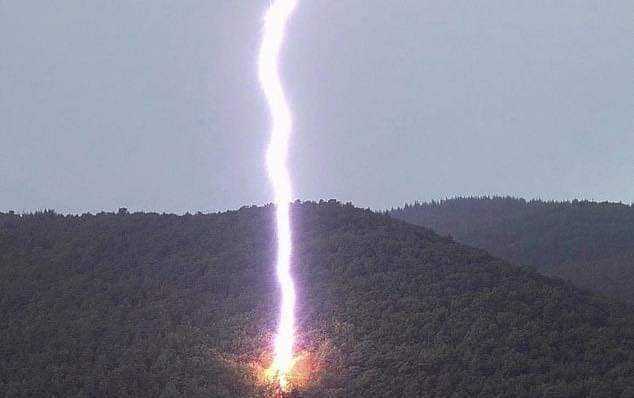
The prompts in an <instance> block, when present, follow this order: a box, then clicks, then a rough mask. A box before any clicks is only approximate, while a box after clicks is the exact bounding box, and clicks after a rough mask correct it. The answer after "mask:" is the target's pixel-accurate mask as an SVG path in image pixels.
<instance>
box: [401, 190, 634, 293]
mask: <svg viewBox="0 0 634 398" xmlns="http://www.w3.org/2000/svg"><path fill="white" fill-rule="evenodd" d="M390 214H391V215H392V216H393V217H395V218H399V219H402V220H405V221H407V222H410V223H413V224H417V225H422V226H426V227H429V228H431V229H433V230H434V231H437V232H439V233H440V234H443V235H451V236H453V237H454V238H455V239H456V240H458V241H460V242H462V243H466V244H468V245H472V246H475V247H479V248H483V249H485V250H487V251H489V252H490V253H492V254H493V255H495V256H497V257H501V258H503V259H506V260H509V261H510V262H512V263H515V264H522V265H529V266H533V267H536V268H537V269H538V270H540V271H541V272H543V273H545V274H548V275H552V276H559V277H562V278H566V279H568V280H570V281H571V282H573V283H574V284H576V285H577V286H580V287H584V288H589V289H592V290H594V291H596V292H600V293H602V294H606V295H608V296H611V297H616V298H618V299H621V300H624V301H628V302H630V303H634V207H633V206H631V205H624V204H621V203H607V202H604V203H596V202H588V201H572V202H544V201H538V200H533V201H525V200H523V199H515V198H509V197H505V198H502V197H494V198H487V197H483V198H457V199H449V200H443V201H440V202H432V203H415V204H413V205H405V207H403V208H399V209H393V210H392V211H391V212H390Z"/></svg>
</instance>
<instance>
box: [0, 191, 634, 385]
mask: <svg viewBox="0 0 634 398" xmlns="http://www.w3.org/2000/svg"><path fill="white" fill-rule="evenodd" d="M293 220H294V225H295V227H294V228H295V229H294V231H295V235H294V239H295V242H296V250H295V265H294V268H295V271H294V272H295V275H296V279H297V284H298V292H299V294H300V296H299V303H298V305H299V310H298V316H299V326H298V329H299V331H300V339H299V340H300V341H299V345H300V348H302V349H306V350H308V351H311V352H315V353H316V356H319V358H320V359H321V361H323V364H324V366H322V369H321V371H320V372H318V373H317V374H315V375H314V380H315V383H313V384H312V385H310V386H309V387H308V388H307V389H306V390H304V391H301V392H300V393H299V395H300V396H303V397H329V396H332V397H381V396H384V397H399V396H405V397H410V396H430V397H471V396H478V395H480V396H519V397H522V396H523V397H540V396H543V397H569V396H595V397H603V396H605V397H619V396H623V397H625V396H628V395H627V394H629V393H630V392H631V391H632V386H634V318H633V317H632V315H631V313H630V310H629V309H628V308H626V307H625V306H623V305H621V304H618V303H614V302H611V301H608V300H605V299H602V298H599V297H595V296H592V295H591V294H589V293H586V292H583V291H580V290H578V289H576V288H574V287H572V286H571V285H570V284H567V283H566V282H563V281H560V280H552V279H549V278H546V277H544V276H541V275H539V274H536V273H533V272H531V271H529V270H526V269H521V268H516V267H513V266H510V265H508V264H506V263H504V262H503V261H500V260H497V259H495V258H493V257H491V256H490V255H488V254H487V253H486V252H484V251H481V250H477V249H472V248H468V247H465V246H462V245H460V244H458V243H455V242H453V241H452V240H451V239H448V238H443V237H440V236H438V235H436V234H434V233H433V232H431V231H430V230H428V229H425V228H422V227H417V226H414V225H409V224H406V223H403V222H401V221H398V220H394V219H390V218H389V217H386V216H384V215H379V214H376V213H372V212H370V211H367V210H360V209H356V208H354V207H352V206H350V205H344V206H342V205H340V204H339V203H336V202H327V203H319V204H317V203H303V204H299V203H297V204H295V205H294V206H293ZM273 236H274V231H273V229H272V208H271V207H266V208H256V207H249V208H242V209H240V210H239V211H233V212H227V213H223V214H213V215H201V214H199V215H195V216H191V215H185V216H180V217H179V216H173V215H157V214H139V213H135V214H129V213H127V212H119V213H118V214H106V213H103V214H99V215H83V216H60V215H55V214H53V213H51V212H47V213H40V214H35V215H27V216H16V215H2V216H0V317H1V318H0V354H1V355H0V395H5V396H57V397H72V396H117V397H124V396H152V397H160V396H163V397H169V396H188V397H203V396H204V397H243V396H263V395H264V394H267V393H268V392H269V391H267V389H266V388H265V387H264V386H261V385H258V383H257V381H256V374H255V372H254V371H253V369H252V367H250V366H249V365H250V364H251V363H254V362H258V360H259V358H260V356H261V354H262V352H263V350H265V349H266V348H268V347H269V345H270V343H271V333H272V331H273V330H274V327H275V321H276V317H277V313H276V308H277V297H278V292H277V287H276V283H275V278H274V272H273V267H272V265H271V264H272V261H273V248H274V242H273V241H272V237H273Z"/></svg>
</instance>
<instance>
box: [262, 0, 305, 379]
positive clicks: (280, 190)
mask: <svg viewBox="0 0 634 398" xmlns="http://www.w3.org/2000/svg"><path fill="white" fill-rule="evenodd" d="M296 4H297V0H275V1H274V2H273V3H272V4H271V6H270V7H269V9H268V11H267V12H266V15H265V18H264V32H263V35H262V44H261V47H260V54H259V63H258V74H259V78H260V84H261V86H262V90H263V91H264V95H265V96H266V101H267V103H268V106H269V108H270V113H271V122H272V127H271V140H270V142H269V147H268V151H267V159H266V160H267V167H268V173H269V179H270V180H271V183H272V185H273V190H274V191H275V205H276V224H277V266H276V270H277V277H278V280H279V283H280V287H281V290H282V304H281V308H280V321H279V326H278V331H277V335H276V337H275V358H274V360H273V364H272V366H271V371H272V372H274V373H275V374H276V376H277V378H278V380H279V384H280V388H281V389H282V390H286V389H287V388H288V374H289V372H290V371H291V369H292V367H293V345H294V340H295V331H294V327H295V326H294V324H295V314H294V307H295V286H294V284H293V278H292V276H291V272H290V265H291V245H292V243H291V227H290V215H289V212H290V202H291V179H290V175H289V172H288V168H287V165H286V160H287V154H288V143H289V138H290V134H291V130H292V118H291V111H290V109H289V106H288V103H287V101H286V98H285V96H284V90H283V88H282V82H281V80H280V75H279V70H278V58H279V53H280V48H281V46H282V43H283V41H284V32H285V28H286V22H287V20H288V18H289V16H290V15H291V13H292V11H293V9H294V8H295V6H296Z"/></svg>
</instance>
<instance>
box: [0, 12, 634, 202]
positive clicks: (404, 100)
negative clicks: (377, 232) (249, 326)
mask: <svg viewBox="0 0 634 398" xmlns="http://www.w3.org/2000/svg"><path fill="white" fill-rule="evenodd" d="M267 5H268V1H266V0H265V1H261V2H249V3H248V4H247V3H242V2H240V3H238V2H229V1H211V2H209V1H202V0H186V1H182V2H178V3H174V2H170V1H166V0H160V1H147V0H143V1H137V2H117V3H101V4H97V3H85V2H81V1H79V0H70V1H67V2H64V3H42V2H34V1H18V0H6V1H3V2H0V55H1V58H0V59H1V60H2V61H1V62H0V120H1V121H2V122H1V123H2V124H1V125H0V211H9V210H15V211H17V212H30V211H34V210H38V209H40V210H41V209H55V210H56V211H59V212H62V213H83V212H93V213H94V212H99V211H116V210H117V209H118V208H119V207H126V208H128V209H129V210H130V211H136V210H145V211H157V212H169V213H178V214H182V213H185V212H187V211H189V212H196V211H202V212H215V211H222V210H227V209H237V208H239V207H241V206H244V205H251V204H258V205H262V204H265V203H267V202H270V201H271V191H270V187H269V183H268V180H267V178H266V172H265V170H264V151H265V146H266V143H267V139H268V119H267V111H266V105H265V103H264V98H263V96H262V93H261V92H260V89H259V87H258V84H257V76H256V68H255V60H256V53H257V46H258V44H259V33H260V31H261V23H262V13H263V11H264V9H265V8H266V6H267ZM631 15H634V3H633V2H628V1H624V0H619V1H613V2H609V3H605V2H599V1H588V0H585V1H570V0H564V1H560V2H556V3H540V4H534V3H533V2H508V1H498V0H495V1H491V2H487V3H486V4H473V3H472V2H468V1H459V2H455V3H452V4H444V3H441V4H436V3H432V2H420V1H414V0H405V1H401V2H398V3H397V4H389V5H386V4H385V3H384V2H379V1H361V0H348V1H345V2H336V1H310V2H309V1H300V3H299V7H298V8H297V11H296V14H295V15H294V16H293V18H292V20H291V26H290V28H289V31H288V42H287V46H286V48H285V51H284V55H283V60H282V63H283V72H284V80H285V87H286V89H287V91H288V93H289V97H290V99H291V102H292V104H293V113H294V118H295V124H296V126H295V127H296V128H295V135H294V136H293V145H292V148H291V171H292V174H293V178H294V186H295V190H294V191H295V197H298V198H301V199H302V200H319V198H324V199H329V198H336V199H338V200H340V201H342V202H348V201H350V202H352V203H354V204H355V205H357V206H360V207H370V208H372V209H376V210H382V209H386V208H390V207H396V206H400V205H402V204H403V203H404V202H414V201H416V200H419V201H429V200H432V199H437V200H438V199H442V198H446V197H455V196H471V195H476V196H477V195H502V196H505V195H511V196H516V197H522V198H525V199H531V198H542V199H545V200H550V199H552V200H572V199H588V200H594V201H606V200H607V201H612V202H624V203H632V202H634V185H633V184H632V183H631V182H632V175H634V152H633V151H632V150H631V148H633V147H634V117H633V116H634V115H633V114H632V110H633V109H634V94H633V93H634V76H633V74H632V70H634V62H633V60H634V47H633V46H632V45H631V37H634V20H633V19H632V18H630V17H629V16H631Z"/></svg>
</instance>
